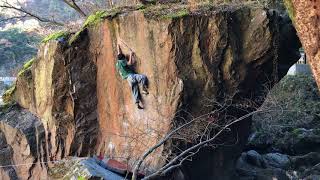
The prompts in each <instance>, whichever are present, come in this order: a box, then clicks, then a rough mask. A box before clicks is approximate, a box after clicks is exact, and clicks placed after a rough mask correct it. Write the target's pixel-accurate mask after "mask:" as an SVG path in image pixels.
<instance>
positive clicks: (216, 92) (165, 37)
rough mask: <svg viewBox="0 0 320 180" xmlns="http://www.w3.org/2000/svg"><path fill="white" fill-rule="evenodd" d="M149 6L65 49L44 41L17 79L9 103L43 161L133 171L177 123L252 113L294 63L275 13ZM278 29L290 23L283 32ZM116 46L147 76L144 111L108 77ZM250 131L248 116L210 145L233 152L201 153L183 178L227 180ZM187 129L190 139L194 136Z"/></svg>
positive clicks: (80, 36)
mask: <svg viewBox="0 0 320 180" xmlns="http://www.w3.org/2000/svg"><path fill="white" fill-rule="evenodd" d="M165 7H166V6H165ZM150 8H151V9H148V8H147V9H143V10H132V9H129V10H128V9H127V10H126V11H122V12H117V13H118V15H117V16H114V13H112V15H110V16H107V19H105V20H103V21H102V22H101V23H99V24H98V25H96V26H90V27H89V28H87V27H86V28H84V29H83V30H82V31H81V32H79V33H77V34H75V35H74V36H73V38H71V39H72V41H70V46H69V45H68V44H66V43H65V42H64V41H60V42H56V41H50V42H48V43H46V44H43V45H42V46H41V47H40V50H39V54H38V56H37V58H36V59H35V61H34V63H33V65H32V68H31V69H29V70H28V71H27V72H26V74H23V75H21V76H19V78H18V81H17V84H16V91H15V93H14V98H15V100H16V101H17V102H18V103H19V104H20V105H21V106H22V107H24V108H27V109H29V110H30V111H31V112H32V113H34V114H36V115H37V117H38V118H39V120H40V121H41V123H42V124H43V128H44V132H45V142H46V145H47V149H46V150H47V158H48V159H49V160H59V159H62V158H64V157H66V156H69V155H71V156H90V155H93V154H108V155H109V156H111V157H114V158H118V159H119V161H123V162H125V163H128V164H132V163H133V162H135V161H136V160H137V159H138V158H139V157H140V156H141V155H142V153H143V152H144V151H146V150H148V149H149V148H150V146H152V145H154V144H155V143H157V142H158V141H159V140H160V139H161V138H162V137H164V136H165V135H166V134H168V132H170V130H172V128H174V127H175V125H179V124H182V123H183V122H188V121H190V120H191V119H192V118H194V117H197V116H200V115H203V114H207V113H210V112H211V111H212V110H214V109H215V108H216V107H215V106H213V104H214V103H216V104H217V103H219V104H226V105H227V106H228V108H226V109H225V110H224V111H223V112H222V113H221V114H219V115H217V116H216V118H217V119H216V121H217V122H223V121H224V120H225V118H227V117H233V118H237V117H240V116H242V115H244V114H246V113H248V112H251V111H253V110H255V108H256V107H257V106H259V105H261V103H262V102H263V99H264V96H265V87H266V86H272V85H274V84H275V83H276V82H277V81H278V79H279V78H281V77H282V75H283V74H285V73H284V72H285V71H286V70H287V69H288V68H289V66H290V65H291V64H292V63H294V62H295V61H296V60H297V59H298V56H291V55H292V54H290V56H286V54H287V53H288V52H295V51H296V50H298V45H299V43H298V41H294V43H291V44H290V45H288V44H286V40H285V39H283V38H280V36H281V35H280V36H279V33H285V34H286V37H291V38H292V39H294V40H297V38H296V36H295V33H294V31H287V30H288V29H290V27H291V29H293V28H292V26H290V23H289V22H287V21H285V20H284V18H283V17H282V16H280V15H279V14H277V13H276V12H274V11H268V10H266V9H264V8H260V7H257V6H251V5H247V6H221V7H218V8H217V7H214V6H212V7H211V6H209V7H205V10H201V9H200V8H199V9H195V10H194V11H189V10H188V9H187V7H178V8H175V9H173V10H172V9H166V8H161V9H157V8H155V9H153V7H150ZM104 17H106V16H104ZM89 19H90V18H89ZM91 19H94V18H91ZM281 23H284V24H287V23H289V24H288V26H286V27H287V28H286V30H285V29H282V28H280V26H279V24H281ZM119 39H122V41H124V42H125V44H127V46H129V47H130V48H132V49H133V50H134V52H135V53H136V55H137V59H138V61H137V64H136V70H137V72H139V73H143V74H146V75H147V77H148V78H149V81H150V94H149V95H148V96H144V97H143V99H144V105H145V109H144V110H139V109H137V108H136V107H135V105H134V103H133V100H132V97H131V92H130V88H129V85H128V83H127V82H126V81H125V80H122V79H121V78H120V76H119V75H118V73H117V72H116V69H115V63H116V55H117V52H116V46H117V40H119ZM123 50H124V52H125V53H129V50H128V48H126V47H125V46H124V47H123ZM293 54H294V53H293ZM283 67H285V68H283ZM286 67H288V68H286ZM230 102H232V103H231V104H230ZM237 107H241V108H239V109H238V108H237ZM207 118H208V119H207ZM209 118H212V117H206V116H205V117H204V118H203V119H204V120H205V121H204V122H206V121H207V120H210V119H209ZM249 129H250V119H249V118H247V119H246V120H245V121H243V122H242V123H239V124H237V125H236V126H234V127H232V129H231V133H228V134H225V135H226V136H222V137H220V138H219V141H218V142H217V143H219V144H220V143H221V144H230V143H232V144H234V146H223V147H221V148H220V149H217V150H216V151H213V150H212V149H211V148H207V149H205V150H204V151H201V152H200V153H199V154H198V156H196V157H195V159H194V161H193V162H192V164H190V165H188V166H186V168H187V170H186V171H185V172H186V173H187V174H188V176H189V177H190V178H191V179H194V178H200V177H203V178H210V177H218V178H219V179H224V178H227V177H229V176H230V171H231V170H232V167H233V163H234V160H235V158H236V157H237V156H238V155H239V153H240V151H241V148H242V145H244V144H245V142H246V139H247V136H248V133H249ZM0 130H1V129H0ZM187 130H188V132H187V133H189V134H192V135H194V136H195V137H193V138H194V139H197V138H198V136H197V133H199V132H196V133H193V131H192V130H193V128H188V129H187ZM199 136H200V135H199ZM177 142H181V141H171V142H168V143H166V144H165V145H164V146H161V147H160V148H159V149H157V151H156V152H155V153H153V154H152V155H151V156H150V157H149V158H148V159H147V160H146V163H145V166H148V167H149V170H153V169H154V168H157V167H159V166H161V165H163V163H165V161H164V160H165V158H170V157H171V155H174V153H176V152H177V151H178V148H186V147H188V145H190V144H187V145H185V144H183V145H181V144H180V145H181V146H180V147H178V148H177V144H175V143H177ZM34 153H37V152H34ZM218 162H219V163H218ZM48 166H49V167H50V163H49V165H48ZM189 168H192V171H191V170H190V169H189ZM222 169H223V170H224V171H222Z"/></svg>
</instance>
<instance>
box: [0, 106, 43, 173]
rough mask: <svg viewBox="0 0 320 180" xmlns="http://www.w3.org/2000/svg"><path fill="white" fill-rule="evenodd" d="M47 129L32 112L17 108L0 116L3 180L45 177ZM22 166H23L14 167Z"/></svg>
mask: <svg viewBox="0 0 320 180" xmlns="http://www.w3.org/2000/svg"><path fill="white" fill-rule="evenodd" d="M44 136H45V129H44V127H43V125H42V123H41V122H40V121H39V119H38V118H37V117H35V116H34V115H33V114H31V113H30V112H29V111H27V110H25V109H22V108H20V107H17V106H14V107H12V108H11V110H10V111H8V112H7V113H5V114H4V113H2V114H1V115H0V166H3V168H1V170H0V176H1V179H18V178H21V179H30V178H32V179H40V178H41V177H46V175H47V166H46V164H45V163H41V162H46V161H48V159H47V154H46V153H47V149H46V145H47V144H46V142H45V141H44V140H45V138H44ZM12 165H20V166H17V167H16V166H12Z"/></svg>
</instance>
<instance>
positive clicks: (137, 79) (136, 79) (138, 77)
mask: <svg viewBox="0 0 320 180" xmlns="http://www.w3.org/2000/svg"><path fill="white" fill-rule="evenodd" d="M127 80H128V82H129V85H130V87H131V91H132V96H133V100H134V101H135V103H138V102H139V101H140V100H141V95H140V92H139V84H142V85H143V86H145V87H147V86H148V78H147V76H145V75H143V74H129V76H128V78H127Z"/></svg>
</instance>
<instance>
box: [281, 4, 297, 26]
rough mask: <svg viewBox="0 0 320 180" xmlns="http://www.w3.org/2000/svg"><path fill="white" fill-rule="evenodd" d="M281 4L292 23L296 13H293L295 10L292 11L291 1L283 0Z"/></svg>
mask: <svg viewBox="0 0 320 180" xmlns="http://www.w3.org/2000/svg"><path fill="white" fill-rule="evenodd" d="M283 2H284V5H285V6H286V8H287V12H288V14H289V16H290V18H291V20H292V22H294V19H295V15H296V12H295V9H294V6H293V3H292V1H291V0H283Z"/></svg>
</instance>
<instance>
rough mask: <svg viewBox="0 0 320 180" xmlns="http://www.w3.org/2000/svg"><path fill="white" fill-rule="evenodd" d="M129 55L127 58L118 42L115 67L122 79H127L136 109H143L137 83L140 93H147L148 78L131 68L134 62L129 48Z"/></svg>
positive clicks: (133, 56) (133, 55)
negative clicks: (140, 87) (140, 86)
mask: <svg viewBox="0 0 320 180" xmlns="http://www.w3.org/2000/svg"><path fill="white" fill-rule="evenodd" d="M130 51H131V52H130V57H129V60H127V58H126V56H125V55H124V54H123V53H122V50H121V48H120V45H119V44H118V57H117V64H116V68H117V70H118V72H119V74H120V76H121V78H122V79H127V81H128V82H129V85H130V87H131V91H132V96H133V99H134V101H135V103H136V105H137V107H138V109H143V105H142V99H141V95H140V92H139V84H141V85H142V92H141V93H142V94H145V95H148V94H149V92H148V79H147V76H145V75H142V74H137V73H135V72H134V70H133V68H132V67H133V64H134V63H135V54H134V53H133V52H132V50H130Z"/></svg>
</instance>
